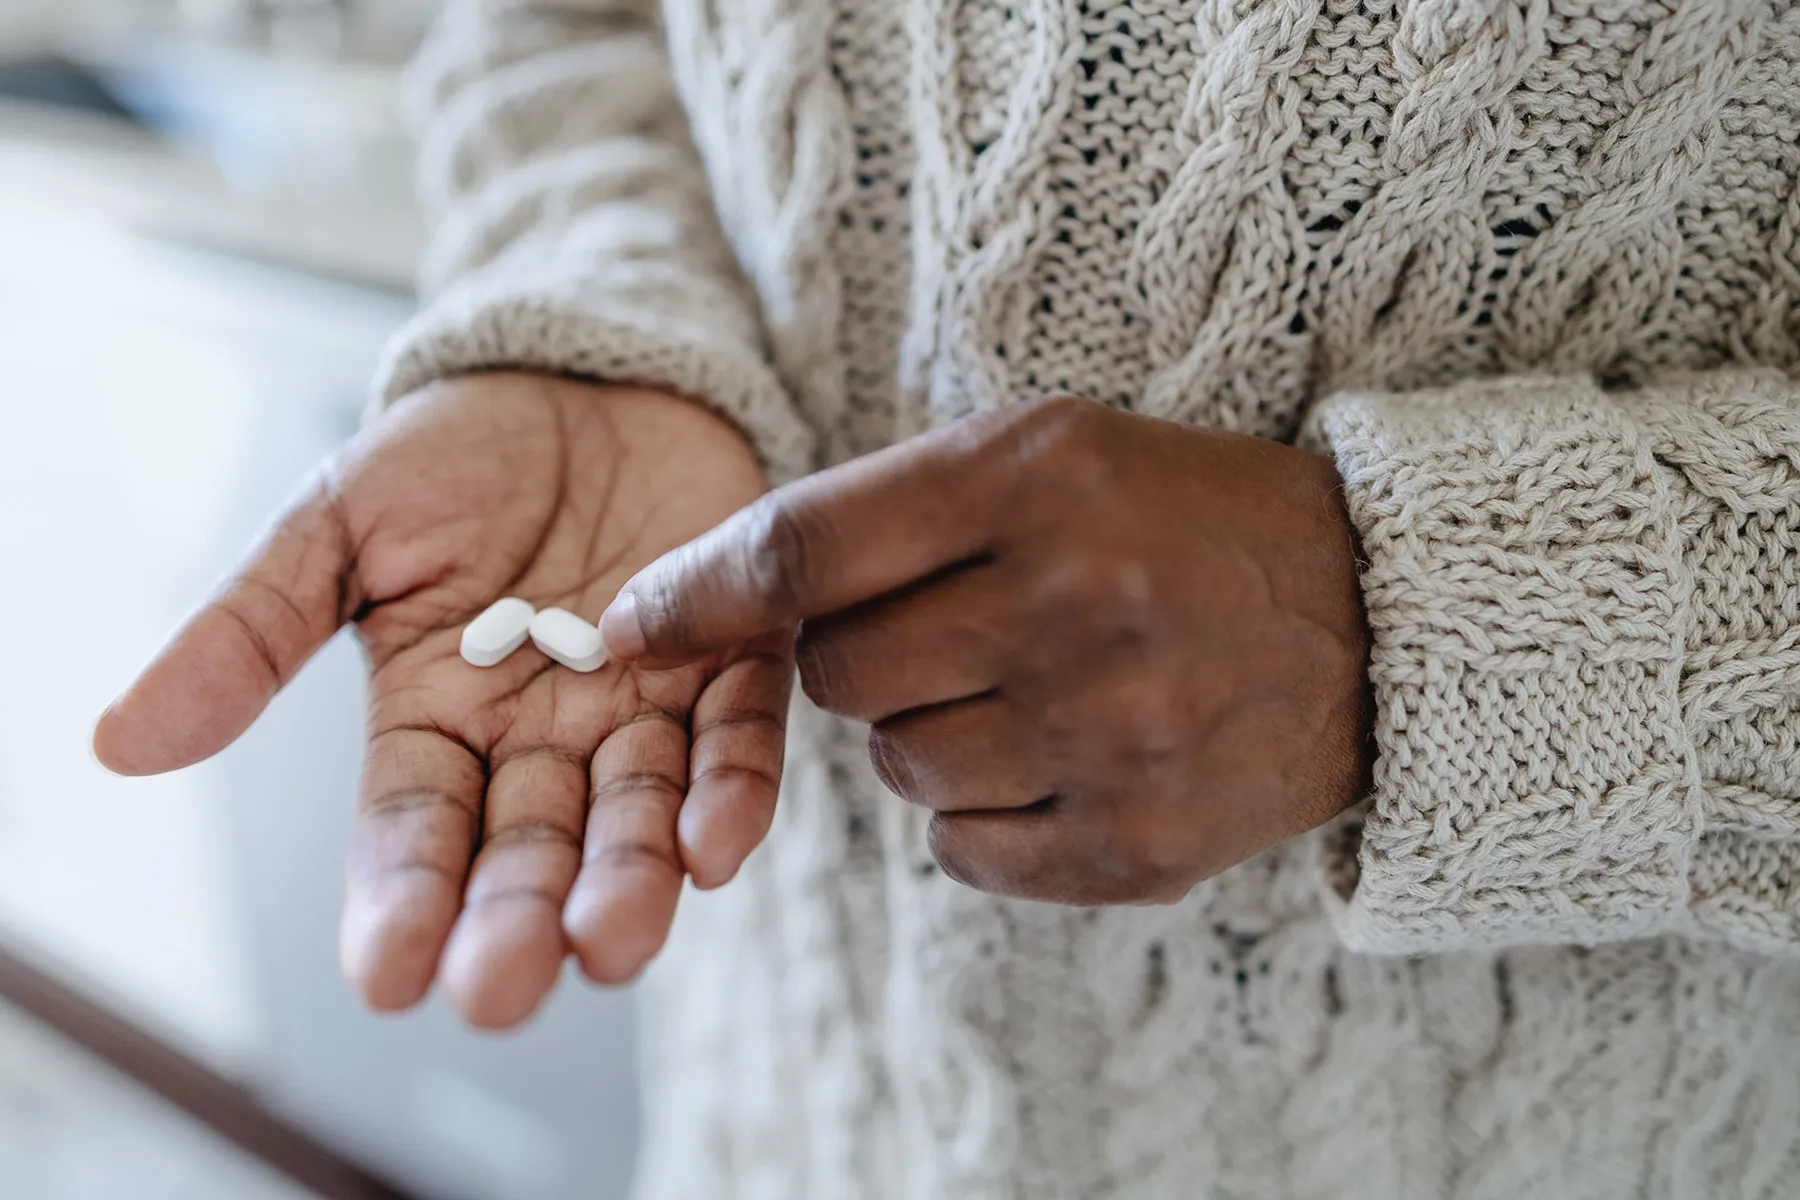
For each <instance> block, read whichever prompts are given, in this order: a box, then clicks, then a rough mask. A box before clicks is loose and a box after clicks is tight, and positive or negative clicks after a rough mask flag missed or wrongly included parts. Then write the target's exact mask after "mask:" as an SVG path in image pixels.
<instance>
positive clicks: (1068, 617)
mask: <svg viewBox="0 0 1800 1200" xmlns="http://www.w3.org/2000/svg"><path fill="white" fill-rule="evenodd" d="M1037 592H1038V603H1039V605H1040V606H1041V607H1042V608H1043V609H1044V610H1045V611H1046V613H1047V615H1049V616H1051V617H1052V618H1054V619H1055V620H1056V621H1058V623H1060V624H1063V625H1065V626H1073V627H1075V628H1077V629H1081V630H1084V631H1087V632H1089V633H1090V634H1095V635H1099V636H1104V637H1107V638H1118V639H1121V640H1123V641H1126V642H1132V641H1139V640H1143V639H1147V638H1149V637H1151V636H1152V635H1153V634H1154V632H1155V630H1156V629H1157V627H1158V624H1159V622H1158V621H1157V614H1158V612H1159V611H1160V608H1161V604H1160V600H1159V595H1158V592H1159V589H1158V587H1157V581H1156V576H1155V573H1154V572H1153V571H1152V570H1151V569H1150V567H1149V566H1148V565H1147V564H1145V563H1143V562H1141V561H1140V560H1138V559H1137V558H1135V557H1132V556H1130V555H1126V554H1120V553H1115V552H1109V551H1095V552H1090V553H1087V554H1083V555H1078V556H1075V557H1072V558H1070V559H1068V560H1066V561H1064V562H1061V563H1059V564H1057V565H1055V566H1054V567H1051V568H1050V569H1048V570H1047V571H1045V573H1044V574H1043V576H1042V577H1041V578H1040V580H1039V582H1038V588H1037Z"/></svg>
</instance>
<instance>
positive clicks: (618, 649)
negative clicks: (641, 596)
mask: <svg viewBox="0 0 1800 1200" xmlns="http://www.w3.org/2000/svg"><path fill="white" fill-rule="evenodd" d="M600 640H601V641H603V642H605V643H606V652H607V653H608V654H610V655H612V657H614V658H624V659H632V658H642V657H643V655H644V651H645V650H647V649H649V644H648V643H647V642H645V641H644V627H643V625H642V624H641V623H639V621H638V610H637V597H636V596H634V595H632V594H631V593H630V592H621V593H620V594H619V597H618V599H616V600H614V601H613V602H612V603H611V604H609V605H607V606H606V611H605V612H603V613H601V614H600Z"/></svg>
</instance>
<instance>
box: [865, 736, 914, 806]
mask: <svg viewBox="0 0 1800 1200" xmlns="http://www.w3.org/2000/svg"><path fill="white" fill-rule="evenodd" d="M869 765H870V766H871V767H873V768H874V770H875V775H876V777H877V778H879V779H880V780H881V782H882V784H883V785H884V786H885V787H886V788H887V789H888V791H890V792H892V793H894V795H896V796H898V797H900V798H901V799H902V800H907V801H911V802H912V803H915V804H918V803H922V802H923V798H922V797H921V796H920V794H919V785H918V781H917V779H916V778H915V777H914V775H913V771H912V767H911V765H910V764H908V762H907V761H906V751H905V750H904V748H902V747H901V746H900V744H899V742H898V741H897V740H896V739H895V738H894V737H893V735H892V734H890V733H888V732H887V731H886V730H884V729H879V728H877V729H871V730H869Z"/></svg>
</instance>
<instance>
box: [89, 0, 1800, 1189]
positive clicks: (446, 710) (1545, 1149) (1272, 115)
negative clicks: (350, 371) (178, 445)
mask: <svg viewBox="0 0 1800 1200" xmlns="http://www.w3.org/2000/svg"><path fill="white" fill-rule="evenodd" d="M417 70H418V74H417V75H416V79H417V80H418V82H419V85H420V96H421V98H422V100H423V107H424V109H425V110H426V118H427V119H426V120H425V122H424V126H423V142H422V147H423V148H422V161H423V170H422V174H423V179H424V183H425V187H424V197H425V199H426V201H427V202H428V205H429V208H430V211H431V213H432V216H433V217H434V219H435V238H434V241H433V244H432V248H431V251H430V254H429V257H428V261H427V262H426V264H425V266H424V270H423V279H424V285H425V287H424V290H425V293H426V295H427V296H428V302H427V303H426V304H425V306H424V308H423V311H422V313H421V314H420V315H419V317H418V318H417V319H416V320H415V321H414V322H413V323H412V324H411V325H410V326H409V327H408V328H407V329H406V330H405V331H404V332H403V333H402V334H401V335H400V336H399V338H398V340H397V342H396V344H395V347H394V350H393V353H392V355H391V357H390V359H389V361H388V362H387V364H386V367H385V370H384V373H383V378H382V383H381V394H382V395H383V397H384V398H385V399H386V400H387V401H388V402H389V403H388V407H387V408H386V411H385V412H383V413H382V414H381V415H380V416H379V418H378V419H376V420H374V421H373V422H372V423H371V424H370V425H369V426H368V427H367V428H366V429H365V431H364V432H363V433H362V434H361V436H359V437H358V438H357V439H356V440H355V441H354V442H353V443H352V444H351V445H350V446H349V447H348V448H347V449H346V450H345V451H344V452H343V453H342V454H341V455H339V456H337V457H335V458H333V459H332V460H331V461H330V462H328V463H327V464H326V465H325V467H324V468H323V469H322V471H321V472H320V473H319V475H318V477H317V479H316V480H314V481H313V482H312V483H311V484H310V485H309V486H308V488H307V489H306V490H305V492H304V493H303V494H302V495H301V497H300V498H299V499H298V500H297V501H296V502H295V504H294V506H293V507H292V508H291V509H290V510H289V511H288V512H287V513H286V514H285V515H283V516H282V517H281V519H280V520H279V522H278V523H277V524H276V525H275V527H274V528H273V531H272V532H271V533H270V534H269V535H268V537H267V539H266V540H265V541H264V542H263V543H262V544H261V546H260V547H259V548H258V549H257V550H256V551H255V552H254V553H253V554H252V555H251V557H250V558H249V559H248V560H247V562H246V564H245V565H244V566H243V567H242V569H241V570H239V571H238V572H237V573H236V574H235V575H233V576H232V577H231V578H230V579H229V580H228V581H227V582H226V583H225V584H224V585H223V587H222V589H221V590H220V591H219V592H218V593H217V594H216V595H215V596H214V597H213V598H212V599H211V600H210V601H209V602H208V603H207V604H206V606H205V607H204V608H202V609H201V610H200V611H199V613H198V615H196V616H195V617H194V618H193V620H192V622H191V623H190V624H188V625H187V626H186V627H185V629H184V630H183V631H182V632H181V633H180V634H179V635H178V636H177V637H176V638H175V640H174V641H173V642H172V643H171V645H170V646H169V647H168V648H167V649H166V650H165V651H164V652H163V654H162V655H161V656H160V657H159V658H158V659H157V660H156V662H155V663H154V664H153V665H151V666H150V667H149V668H148V669H147V671H146V673H145V674H144V675H143V676H142V677H141V679H140V680H139V681H138V682H137V683H136V684H135V685H134V686H133V688H132V689H131V690H130V691H129V692H127V693H126V695H125V696H124V697H123V698H122V699H121V700H120V701H119V702H118V703H117V704H116V705H115V706H114V707H113V708H112V709H110V710H109V711H108V713H107V714H106V715H105V717H104V718H103V720H102V721H101V723H100V725H99V727H98V730H97V733H96V745H97V751H98V753H99V755H100V757H101V759H102V760H103V761H104V762H105V763H106V764H107V765H109V766H111V767H112V768H113V769H115V770H118V771H123V772H128V773H145V772H155V771H163V770H168V769H171V768H174V767H178V766H181V765H183V764H185V763H189V762H193V761H195V760H197V759H199V758H201V757H204V756H206V755H208V754H211V753H213V752H215V751H217V750H218V749H220V748H221V747H223V746H224V745H226V744H227V743H229V742H230V741H231V740H232V739H233V738H234V737H235V736H236V735H237V734H238V733H240V732H241V731H242V730H243V729H244V728H245V726H246V725H247V724H248V723H249V722H250V721H251V720H252V719H253V718H254V717H255V716H256V714H257V712H258V710H260V709H261V708H262V706H263V705H264V703H265V702H266V701H267V700H268V699H269V697H270V696H271V695H272V694H273V693H274V692H275V691H276V690H277V689H278V688H280V687H281V686H282V685H283V684H284V683H285V682H286V681H287V680H288V679H290V678H291V677H292V676H293V674H294V672H295V671H296V670H298V669H299V667H300V666H301V664H302V663H303V662H304V661H305V659H306V658H307V656H308V655H309V654H310V653H311V652H312V651H313V650H314V649H315V648H316V647H317V646H318V645H319V644H320V643H321V642H322V641H323V640H324V639H325V638H326V637H328V636H329V635H330V634H331V633H332V632H333V631H334V630H335V629H337V628H338V627H339V626H341V625H343V624H345V623H353V624H354V625H355V627H356V629H357V631H358V634H359V636H360V638H361V641H362V644H363V645H364V646H365V647H366V649H367V652H368V658H369V663H370V670H371V681H372V687H371V693H370V699H369V730H370V733H369V747H368V757H367V765H366V771H365V775H364V781H363V786H362V798H361V807H360V815H359V818H358V823H357V831H356V835H355V842H354V846H353V848H352V850H351V856H350V868H349V882H348V898H347V901H346V910H345V917H344V936H343V956H344V965H345V969H346V971H347V972H348V974H349V977H350V978H351V980H352V981H353V982H354V983H355V985H356V986H357V987H358V988H360V989H361V991H362V994H363V995H364V996H366V997H367V999H368V1001H369V1003H371V1004H372V1005H374V1006H376V1007H377V1008H384V1009H385V1008H400V1007H404V1006H407V1005H410V1004H413V1003H415V1002H417V1001H418V1000H419V999H420V998H421V997H422V996H423V995H424V994H425V993H426V991H427V989H428V988H429V987H430V986H431V985H432V983H433V981H434V979H436V980H440V981H441V982H442V985H443V989H444V991H445V993H446V995H447V996H448V999H449V1001H450V1002H451V1003H452V1004H453V1005H455V1006H456V1007H457V1009H458V1010H459V1011H460V1012H461V1013H462V1015H463V1016H465V1017H466V1018H467V1019H468V1020H469V1021H470V1022H471V1023H473V1024H475V1025H478V1026H505V1025H510V1024H513V1023H515V1022H518V1021H521V1020H523V1019H525V1018H526V1016H527V1015H528V1014H529V1013H530V1012H531V1011H532V1010H533V1008H534V1007H535V1006H536V1005H537V1003H538V1002H539V1001H540V1000H541V999H542V997H543V996H544V995H545V993H546V992H547V991H548V990H549V989H550V988H551V987H552V985H553V983H554V981H555V980H556V978H557V975H558V971H559V968H560V966H561V964H562V963H563V961H564V960H565V957H566V956H568V955H571V954H572V955H573V956H574V957H575V958H576V959H578V960H579V963H580V966H581V968H582V969H583V970H584V971H585V972H586V974H587V975H588V976H589V977H591V978H592V979H594V980H597V981H600V982H602V983H618V982H621V981H624V980H626V979H628V978H631V977H633V976H634V975H635V974H636V973H637V972H638V971H639V970H640V969H641V968H643V967H644V966H645V965H646V964H647V963H648V962H650V961H651V960H652V959H653V958H656V959H657V962H656V967H655V969H654V970H652V971H651V972H650V973H649V976H648V978H647V979H646V981H645V983H644V985H643V986H644V989H645V991H644V1004H643V1021H644V1045H645V1051H644V1057H645V1066H646V1093H645V1096H646V1099H645V1111H646V1134H645V1143H644V1154H643V1158H642V1162H641V1168H640V1180H639V1186H640V1188H641V1189H642V1191H643V1194H644V1195H646V1196H659V1197H661V1196H668V1197H677V1196H680V1197H691V1196H706V1197H726V1196H740V1195H741V1196H783V1197H791V1196H820V1197H834V1198H839V1197H879V1196H955V1197H982V1196H996V1197H998V1196H1131V1197H1175V1196H1196V1197H1200V1196H1204V1197H1220V1198H1223V1197H1236V1196H1256V1197H1381V1198H1384V1200H1388V1198H1395V1197H1400V1198H1412V1197H1420V1198H1439V1197H1483V1196H1501V1195H1505V1196H1517V1195H1533V1196H1554V1197H1558V1198H1575V1197H1625V1196H1660V1197H1681V1198H1700V1197H1706V1198H1709V1200H1716V1198H1722V1197H1769V1198H1773V1197H1793V1196H1795V1195H1800V751H1797V749H1796V747H1797V746H1800V534H1797V533H1796V530H1797V529H1800V383H1796V378H1795V372H1796V369H1797V368H1800V155H1797V153H1796V149H1795V148H1796V146H1800V6H1794V5H1790V4H1784V3H1741V4H1740V3H1730V4H1702V3H1692V4H1676V5H1663V4H1652V3H1649V2H1648V0H1619V2H1611V3H1604V4H1603V3H1597V2H1592V0H1456V2H1450V3H1440V4H1424V3H1418V4H1411V3H1393V2H1392V0H1264V2H1262V3H1255V4H1250V3H1230V2H1226V0H1083V2H1082V3H1080V4H1050V3H1046V2H1044V0H1007V2H1006V3H1001V2H999V0H970V2H969V3H964V4H948V3H943V2H942V0H903V2H901V3H897V4H896V3H886V2H881V0H770V2H768V3H742V4H726V5H713V4H706V3H701V2H700V0H667V3H666V4H664V5H663V6H662V9H661V11H660V13H659V12H657V11H653V10H652V8H651V6H650V3H649V0H513V2H510V3H504V4H502V3H481V2H477V0H463V2H460V3H453V4H452V5H450V6H449V8H448V11H447V12H446V13H445V14H444V15H443V18H442V20H441V22H440V24H439V26H438V28H437V31H436V33H435V34H434V35H433V37H432V39H431V41H430V43H429V45H428V47H427V48H426V50H425V51H424V53H423V55H422V57H421V60H420V63H419V66H418V68H417ZM770 484H773V485H776V486H775V487H774V490H772V491H766V492H765V488H766V486H767V485H770ZM512 594H516V595H520V596H523V597H525V598H526V599H529V600H531V601H533V602H534V603H538V604H540V605H542V604H551V603H554V604H560V605H562V606H564V607H567V608H570V609H572V610H573V611H575V612H576V613H578V614H580V615H581V616H583V617H584V618H586V619H587V620H590V621H595V620H599V621H601V624H602V630H603V633H604V635H605V639H606V643H607V645H608V647H609V649H610V650H611V652H612V654H613V656H614V661H613V662H612V663H611V664H609V665H608V666H607V667H606V668H605V669H603V670H601V671H599V672H597V673H595V674H593V675H585V676H584V675H576V674H574V673H572V672H569V671H565V670H561V669H556V668H552V667H551V666H550V664H549V663H548V662H547V661H546V660H545V659H543V658H542V656H540V655H537V654H535V653H534V652H531V651H529V650H527V651H525V652H522V653H520V654H518V655H516V656H514V657H513V658H512V659H510V660H508V661H507V662H506V663H504V664H503V665H501V666H499V667H496V668H494V669H491V670H477V669H475V668H472V667H469V666H468V665H466V664H464V663H462V662H461V661H460V660H459V659H458V657H457V638H458V629H459V627H460V625H461V624H462V623H463V622H465V621H467V620H468V619H469V618H470V617H471V616H472V615H473V614H475V613H477V612H479V611H481V610H482V609H483V608H484V607H485V606H486V605H487V604H489V603H490V602H491V601H493V600H494V599H495V598H496V597H498V596H502V595H512ZM602 614H604V616H602ZM796 654H797V658H798V667H799V671H798V675H799V680H800V683H801V685H802V689H803V691H804V692H805V694H806V695H807V696H808V697H810V701H809V702H798V703H796V705H795V706H794V708H793V710H792V721H791V724H792V728H790V729H787V730H786V731H785V733H784V729H783V722H784V718H786V716H787V714H788V711H789V710H788V696H789V691H790V677H791V674H792V672H793V664H794V661H795V656H796ZM784 738H785V741H786V744H787V745H788V761H787V763H786V765H785V771H784V770H783V765H782V755H783V745H784ZM865 739H866V740H867V745H866V749H865V745H864V742H865ZM778 777H779V779H780V784H779V787H780V802H779V804H777V803H776V794H777V791H776V789H777V779H778ZM884 785H885V787H884ZM889 789H891V790H892V791H893V792H895V793H898V795H899V796H900V797H901V798H903V799H904V800H905V801H909V802H910V803H902V802H901V800H898V799H895V798H893V797H892V796H890V795H889V794H888V791H889ZM734 876H735V878H734ZM685 880H691V881H692V882H693V884H694V885H695V888H696V889H704V891H701V890H693V891H689V892H688V893H687V894H686V895H683V894H682V893H683V887H684V881H685ZM728 880H729V881H731V882H730V886H723V887H722V886H721V885H723V884H726V883H727V881H728ZM715 889H716V890H715ZM678 900H679V902H680V910H681V920H680V923H679V926H678V927H677V928H676V930H675V932H674V934H673V936H672V937H670V935H669V930H670V925H671V921H672V920H673V917H674V914H675V911H676V908H677V902H678ZM666 938H667V939H668V941H669V945H668V948H667V951H666V953H663V954H661V956H660V957H658V952H659V950H660V949H661V948H662V947H663V946H664V943H665V939H666Z"/></svg>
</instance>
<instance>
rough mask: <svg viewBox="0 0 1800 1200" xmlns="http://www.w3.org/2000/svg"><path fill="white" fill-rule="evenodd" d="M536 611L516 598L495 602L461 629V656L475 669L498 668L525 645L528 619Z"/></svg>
mask: <svg viewBox="0 0 1800 1200" xmlns="http://www.w3.org/2000/svg"><path fill="white" fill-rule="evenodd" d="M536 615H537V609H535V608H533V607H531V602H530V601H528V600H521V599H519V598H518V597H517V596H508V597H506V598H505V599H504V600H496V601H494V602H493V603H492V604H490V605H488V606H487V609H486V611H484V612H483V613H482V614H481V615H480V616H479V617H476V618H475V619H474V620H473V621H470V622H469V623H468V624H467V625H465V626H463V632H462V656H463V658H464V660H466V661H467V662H469V663H472V664H473V665H475V666H477V667H492V666H497V665H498V664H499V663H501V662H502V661H504V660H505V658H506V656H507V655H509V654H511V653H512V652H513V651H514V650H517V649H518V648H519V647H520V646H523V645H524V644H525V638H526V636H527V635H528V634H529V633H530V632H531V618H533V617H534V616H536Z"/></svg>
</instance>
